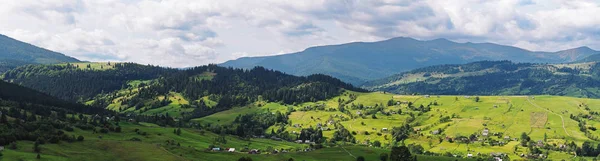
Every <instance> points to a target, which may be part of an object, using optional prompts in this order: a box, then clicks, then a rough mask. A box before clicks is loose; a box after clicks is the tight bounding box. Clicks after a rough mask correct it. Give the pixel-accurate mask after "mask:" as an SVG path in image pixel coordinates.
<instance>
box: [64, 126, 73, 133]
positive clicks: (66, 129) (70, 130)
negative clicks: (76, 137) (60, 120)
mask: <svg viewBox="0 0 600 161" xmlns="http://www.w3.org/2000/svg"><path fill="white" fill-rule="evenodd" d="M65 131H68V132H73V127H71V126H67V127H65Z"/></svg>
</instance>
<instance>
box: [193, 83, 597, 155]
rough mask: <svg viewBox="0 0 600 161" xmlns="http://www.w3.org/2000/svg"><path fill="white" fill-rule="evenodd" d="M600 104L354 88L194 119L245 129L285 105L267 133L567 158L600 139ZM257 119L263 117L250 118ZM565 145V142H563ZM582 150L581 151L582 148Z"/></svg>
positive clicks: (329, 141) (424, 149) (418, 149)
mask: <svg viewBox="0 0 600 161" xmlns="http://www.w3.org/2000/svg"><path fill="white" fill-rule="evenodd" d="M598 105H600V100H598V99H586V98H573V97H561V96H530V97H527V96H479V97H474V96H472V97H469V96H429V95H414V96H413V95H395V94H390V93H387V94H384V93H380V92H372V93H361V92H351V91H348V92H346V93H344V94H343V95H341V96H338V97H334V98H331V99H327V100H325V101H317V102H307V103H303V104H299V105H282V104H277V103H266V104H261V103H259V104H257V105H250V106H247V107H240V108H234V109H230V110H227V111H223V112H219V113H216V114H213V115H210V116H207V117H203V118H198V119H194V120H193V121H194V122H198V123H200V124H201V125H205V126H203V127H209V128H208V129H207V130H209V131H213V132H215V131H219V130H220V129H229V130H226V132H225V133H227V134H231V135H239V133H238V132H237V131H236V129H237V127H239V126H242V127H243V126H248V125H247V124H246V123H245V122H246V121H247V120H244V118H246V117H250V118H262V117H258V116H262V115H267V114H270V113H278V112H282V113H286V114H287V115H286V116H287V117H285V118H286V119H287V120H284V121H276V123H273V124H272V125H271V126H267V127H268V128H265V129H263V130H264V131H267V133H266V135H267V137H272V138H280V139H283V140H289V141H294V140H309V141H311V142H316V143H323V145H325V146H334V145H340V144H342V145H343V144H356V145H362V146H369V147H372V148H374V149H379V148H382V149H386V148H390V147H392V146H395V145H397V144H400V142H404V144H405V145H407V146H408V147H409V148H410V149H411V152H412V153H413V154H423V155H433V156H435V155H443V156H454V155H455V156H457V157H458V158H463V157H466V156H467V155H468V154H473V155H474V156H476V157H482V158H486V157H490V156H499V157H501V158H504V159H508V158H510V160H520V159H535V158H539V157H540V156H539V155H536V154H543V157H542V158H544V157H548V158H549V159H553V160H554V159H556V160H561V159H566V160H568V159H569V158H572V157H573V156H574V154H573V151H575V150H577V149H578V148H579V147H580V146H581V145H582V144H583V143H585V142H588V143H594V144H593V145H594V146H595V145H596V144H595V143H596V141H597V140H598V137H599V136H600V133H599V132H598V131H597V130H595V127H596V126H597V125H599V123H600V121H599V120H598V118H596V117H597V116H598V115H597V112H598V110H600V109H599V108H597V107H598ZM257 120H260V119H257ZM257 122H262V121H252V122H251V123H257ZM255 127H256V126H255ZM582 127H583V128H582ZM485 129H487V131H488V135H487V136H484V134H483V131H484V130H485ZM269 131H270V132H269ZM523 135H525V136H523ZM273 136H275V137H273ZM320 136H322V138H321V137H320ZM525 139H526V140H525ZM538 141H541V143H538ZM586 144H587V143H586ZM561 145H565V146H564V147H563V148H559V147H561ZM580 150H581V148H579V150H577V154H578V157H582V154H583V153H581V151H580ZM477 154H478V155H477ZM521 154H524V156H521ZM585 156H593V157H595V156H596V155H594V154H585ZM584 158H585V157H584ZM484 160H486V159H484Z"/></svg>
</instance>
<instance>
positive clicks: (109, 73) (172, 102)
mask: <svg viewBox="0 0 600 161" xmlns="http://www.w3.org/2000/svg"><path fill="white" fill-rule="evenodd" d="M3 78H4V80H7V81H11V82H14V83H17V84H21V85H23V86H26V87H30V88H33V89H37V90H40V91H42V92H45V93H48V94H50V95H53V96H57V97H60V98H63V99H66V100H71V101H78V102H85V103H88V104H90V105H93V106H100V107H107V108H109V109H112V110H115V111H120V112H134V113H141V114H148V115H152V114H157V113H160V114H164V113H169V114H172V116H183V115H185V116H187V117H189V118H195V117H201V116H205V115H208V114H212V113H214V112H217V111H221V110H225V109H229V108H232V107H236V106H244V105H247V104H250V103H253V102H256V101H269V102H281V103H284V104H297V103H302V102H311V101H318V100H324V99H327V98H331V97H334V96H337V95H339V94H340V93H341V92H342V90H343V89H347V90H353V91H364V90H362V89H360V88H355V87H353V86H352V85H350V84H347V83H344V82H342V81H340V80H338V79H335V78H333V77H330V76H326V75H321V74H317V75H310V76H306V77H298V76H293V75H288V74H284V73H281V72H278V71H273V70H269V69H265V68H262V67H256V68H253V69H250V70H245V69H234V68H225V67H219V66H216V65H207V66H199V67H194V68H189V69H186V70H178V69H168V68H161V67H155V66H144V65H138V64H131V63H113V64H110V65H109V64H108V63H104V64H102V63H100V65H99V64H98V63H97V64H94V65H88V64H86V63H77V64H61V65H30V66H24V67H19V68H17V69H14V70H10V71H8V72H6V73H5V74H4V75H3Z"/></svg>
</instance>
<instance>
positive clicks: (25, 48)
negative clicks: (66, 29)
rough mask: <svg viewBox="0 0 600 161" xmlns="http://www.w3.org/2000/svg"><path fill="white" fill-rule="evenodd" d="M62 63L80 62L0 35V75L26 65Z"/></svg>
mask: <svg viewBox="0 0 600 161" xmlns="http://www.w3.org/2000/svg"><path fill="white" fill-rule="evenodd" d="M63 62H80V61H79V60H77V59H75V58H73V57H69V56H66V55H64V54H61V53H57V52H54V51H50V50H47V49H44V48H40V47H37V46H34V45H31V44H28V43H25V42H21V41H19V40H15V39H13V38H10V37H8V36H5V35H2V34H0V73H1V72H4V71H6V70H9V69H12V68H15V67H17V66H21V65H26V64H56V63H63Z"/></svg>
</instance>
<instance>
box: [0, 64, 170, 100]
mask: <svg viewBox="0 0 600 161" xmlns="http://www.w3.org/2000/svg"><path fill="white" fill-rule="evenodd" d="M176 71H178V70H176V69H169V68H162V67H158V66H145V65H139V64H134V63H71V64H53V65H28V66H21V67H18V68H15V69H12V70H9V71H6V72H5V73H4V74H3V75H2V76H1V78H3V79H4V80H5V81H8V82H13V83H16V84H20V85H22V86H25V87H29V88H32V89H35V90H39V91H41V92H44V93H47V94H49V95H52V96H55V97H58V98H61V99H64V100H69V101H80V102H81V101H87V100H89V99H90V98H92V97H94V96H96V95H98V94H100V93H108V92H112V91H115V90H118V89H121V88H122V87H123V86H124V85H126V83H127V82H128V81H131V80H148V79H155V78H158V77H160V76H162V75H166V74H169V73H172V72H176Z"/></svg>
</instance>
